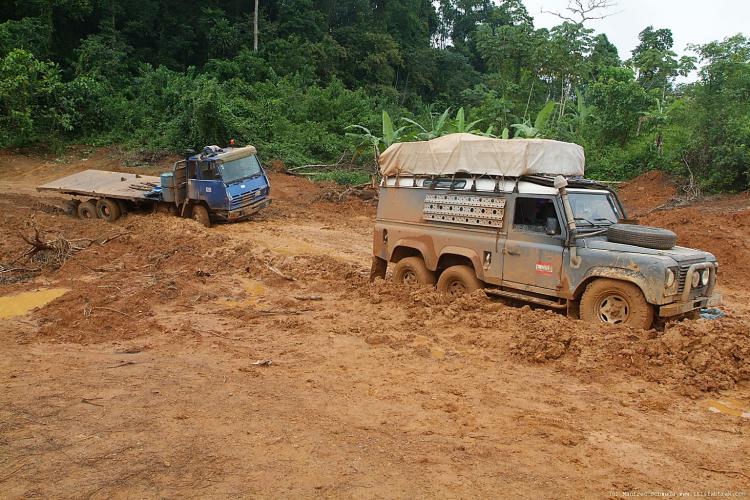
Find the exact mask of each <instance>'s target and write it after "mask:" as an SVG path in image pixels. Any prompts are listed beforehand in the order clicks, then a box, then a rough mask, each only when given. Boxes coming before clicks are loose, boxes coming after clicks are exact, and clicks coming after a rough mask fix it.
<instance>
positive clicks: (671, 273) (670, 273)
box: [667, 268, 674, 288]
mask: <svg viewBox="0 0 750 500" xmlns="http://www.w3.org/2000/svg"><path fill="white" fill-rule="evenodd" d="M672 285H674V271H672V270H671V269H669V268H667V288H672Z"/></svg>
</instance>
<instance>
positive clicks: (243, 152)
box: [216, 146, 258, 162]
mask: <svg viewBox="0 0 750 500" xmlns="http://www.w3.org/2000/svg"><path fill="white" fill-rule="evenodd" d="M257 153H258V151H257V150H256V149H255V146H245V147H242V148H234V149H232V150H230V151H227V152H226V153H219V154H217V155H216V158H218V159H219V160H222V161H224V162H229V161H232V160H239V159H240V158H247V157H248V156H252V155H254V154H257Z"/></svg>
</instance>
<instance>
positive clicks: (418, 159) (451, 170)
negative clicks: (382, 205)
mask: <svg viewBox="0 0 750 500" xmlns="http://www.w3.org/2000/svg"><path fill="white" fill-rule="evenodd" d="M379 163H380V173H381V174H383V175H386V176H393V175H453V174H458V173H465V174H472V175H498V176H506V177H520V176H522V175H540V174H550V175H565V176H583V170H584V163H585V158H584V153H583V148H582V147H581V146H579V145H578V144H572V143H569V142H560V141H552V140H549V139H494V138H491V137H484V136H480V135H473V134H449V135H444V136H442V137H438V138H437V139H432V140H430V141H421V142H401V143H398V144H393V145H392V146H390V147H389V148H388V149H386V150H385V151H384V152H383V154H381V155H380V161H379Z"/></svg>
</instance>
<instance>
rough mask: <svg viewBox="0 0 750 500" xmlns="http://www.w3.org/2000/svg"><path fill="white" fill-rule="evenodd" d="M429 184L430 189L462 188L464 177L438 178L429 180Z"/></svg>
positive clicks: (464, 182)
mask: <svg viewBox="0 0 750 500" xmlns="http://www.w3.org/2000/svg"><path fill="white" fill-rule="evenodd" d="M429 186H430V189H464V188H465V187H466V179H451V178H449V177H446V178H440V179H435V180H433V181H431V182H430V184H429Z"/></svg>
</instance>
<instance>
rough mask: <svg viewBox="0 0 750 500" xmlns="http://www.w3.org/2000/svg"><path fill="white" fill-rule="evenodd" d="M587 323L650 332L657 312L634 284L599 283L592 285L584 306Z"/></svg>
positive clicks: (589, 286)
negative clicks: (620, 326) (619, 326)
mask: <svg viewBox="0 0 750 500" xmlns="http://www.w3.org/2000/svg"><path fill="white" fill-rule="evenodd" d="M580 315H581V319H582V320H583V321H588V322H591V323H605V324H612V325H625V326H629V327H631V328H640V329H643V330H648V329H649V328H651V325H653V323H654V308H653V307H652V306H651V304H649V303H648V302H646V298H645V297H644V296H643V292H641V289H640V288H638V287H637V286H636V285H634V284H633V283H628V282H625V281H619V280H612V279H605V278H601V279H597V280H595V281H592V282H591V283H589V285H588V286H587V287H586V291H584V292H583V297H581V303H580Z"/></svg>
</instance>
